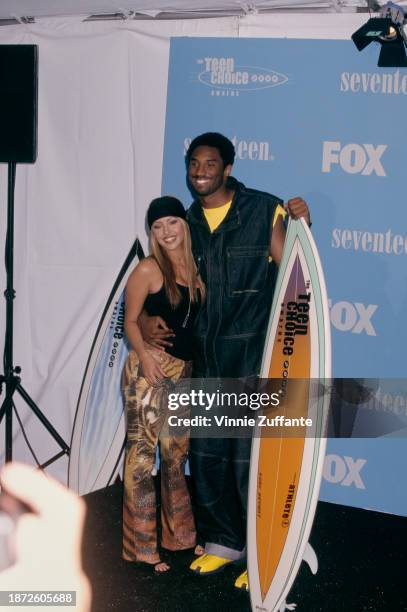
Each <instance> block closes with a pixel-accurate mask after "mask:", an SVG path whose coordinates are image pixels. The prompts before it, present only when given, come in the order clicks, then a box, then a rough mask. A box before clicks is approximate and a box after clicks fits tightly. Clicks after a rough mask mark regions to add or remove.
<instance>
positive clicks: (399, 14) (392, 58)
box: [352, 2, 407, 68]
mask: <svg viewBox="0 0 407 612" xmlns="http://www.w3.org/2000/svg"><path fill="white" fill-rule="evenodd" d="M379 15H380V16H379V17H372V18H371V19H369V20H368V22H367V23H365V25H363V26H362V27H361V28H359V30H356V32H355V33H354V34H352V40H353V42H354V43H355V45H356V47H357V49H358V50H359V51H362V50H363V49H364V48H365V47H367V45H369V44H370V43H371V42H378V43H379V44H380V45H381V49H380V54H379V61H378V63H377V65H378V66H381V67H389V68H392V67H407V56H406V46H407V37H406V35H405V33H404V29H403V24H404V21H405V16H404V11H403V9H402V8H401V6H398V5H397V4H394V3H393V2H388V3H387V4H385V5H384V6H382V7H381V9H380V12H379Z"/></svg>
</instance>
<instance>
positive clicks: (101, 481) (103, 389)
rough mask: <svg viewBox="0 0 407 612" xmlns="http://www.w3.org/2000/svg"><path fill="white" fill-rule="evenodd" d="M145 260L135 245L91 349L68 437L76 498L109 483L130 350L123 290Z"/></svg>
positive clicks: (119, 438) (118, 452) (121, 433)
mask: <svg viewBox="0 0 407 612" xmlns="http://www.w3.org/2000/svg"><path fill="white" fill-rule="evenodd" d="M143 257H144V253H143V249H142V246H141V244H140V242H139V240H138V239H136V240H135V241H134V244H133V245H132V247H131V249H130V251H129V254H128V255H127V257H126V259H125V261H124V263H123V266H122V268H121V270H120V272H119V274H118V276H117V279H116V281H115V283H114V285H113V288H112V291H111V292H110V295H109V297H108V300H107V303H106V306H105V308H104V310H103V314H102V317H101V319H100V322H99V325H98V327H97V331H96V335H95V338H94V340H93V343H92V347H91V349H90V354H89V358H88V361H87V365H86V369H85V374H84V377H83V381H82V385H81V388H80V392H79V398H78V404H77V409H76V414H75V420H74V425H73V431H72V439H71V450H70V458H69V467H68V485H69V487H70V488H71V489H73V490H74V491H76V492H77V493H78V494H79V495H84V494H86V493H90V492H91V491H96V490H97V489H101V488H104V487H106V486H108V485H109V484H110V483H112V482H114V480H115V478H116V476H117V474H118V473H119V471H120V466H121V460H122V456H123V450H124V441H125V435H126V431H125V419H124V405H123V398H122V392H121V373H122V370H123V366H124V362H125V361H126V357H127V355H128V352H129V348H128V345H127V342H126V339H125V336H124V288H125V286H126V282H127V279H128V277H129V275H130V273H131V272H132V270H133V268H134V267H135V266H136V265H137V263H138V261H139V260H140V259H142V258H143Z"/></svg>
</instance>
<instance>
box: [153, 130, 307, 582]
mask: <svg viewBox="0 0 407 612" xmlns="http://www.w3.org/2000/svg"><path fill="white" fill-rule="evenodd" d="M234 157H235V150H234V146H233V144H232V142H231V141H230V140H229V139H228V138H226V137H225V136H223V135H221V134H218V133H212V132H209V133H205V134H201V135H200V136H198V137H196V138H195V139H194V140H193V141H192V142H191V144H190V147H189V149H188V151H187V154H186V163H187V172H188V183H189V186H190V189H191V191H192V192H193V193H194V195H195V196H196V199H195V201H194V203H193V204H192V206H191V207H190V208H189V210H188V213H187V220H188V223H189V226H190V230H191V238H192V250H193V253H194V257H195V260H196V263H197V266H198V269H199V272H200V274H201V276H202V278H203V281H204V282H205V284H206V290H207V299H206V301H205V303H204V305H203V307H202V309H201V312H200V315H199V316H198V320H197V324H196V327H195V333H194V343H195V349H194V355H195V357H194V376H195V377H203V378H205V377H206V378H226V377H228V378H241V377H249V376H256V375H258V373H259V368H260V363H261V357H262V352H263V346H264V341H265V334H266V330H267V323H268V317H269V311H270V307H271V303H272V298H273V290H274V282H275V273H276V264H277V265H278V264H279V262H280V260H281V256H282V251H283V246H284V238H285V227H284V223H283V219H284V217H285V215H286V212H288V214H289V215H290V216H291V217H293V218H295V219H296V218H299V217H304V218H305V219H306V221H307V222H308V223H309V210H308V207H307V204H306V203H305V202H304V200H303V199H302V198H299V197H296V198H293V199H291V200H289V201H288V203H287V204H286V205H284V207H283V202H282V200H280V199H279V198H277V197H275V196H273V195H271V194H268V193H264V192H261V191H256V190H254V189H248V188H246V187H245V186H244V185H243V184H242V183H240V182H238V181H237V180H236V179H234V178H232V177H231V176H230V175H231V171H232V166H233V162H234ZM143 330H144V335H145V337H146V338H147V339H148V340H149V341H150V342H151V343H152V344H155V345H161V346H166V345H167V346H168V344H169V343H170V340H171V330H169V329H168V328H167V326H166V324H165V322H164V321H162V320H157V319H156V320H155V321H150V324H148V322H147V321H145V323H144V325H143ZM250 445H251V440H250V439H247V438H235V439H223V438H222V439H219V438H195V439H191V446H190V464H191V473H192V476H193V478H194V483H195V490H196V506H197V516H196V522H197V528H198V532H199V534H200V536H201V538H202V539H203V540H204V541H205V554H203V555H202V556H201V557H199V558H197V559H196V560H195V561H194V562H193V563H192V564H191V570H192V571H194V572H196V573H197V574H199V575H200V576H207V575H211V574H213V573H216V572H218V571H220V570H222V569H223V568H224V567H225V566H226V565H228V564H229V563H232V562H238V561H244V559H245V556H246V515H247V489H248V480H249V463H250ZM235 584H236V586H237V587H244V586H245V585H246V588H247V573H246V572H245V573H244V574H242V576H240V577H239V578H238V579H237V581H236V583H235Z"/></svg>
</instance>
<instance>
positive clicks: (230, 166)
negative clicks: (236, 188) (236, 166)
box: [224, 164, 233, 176]
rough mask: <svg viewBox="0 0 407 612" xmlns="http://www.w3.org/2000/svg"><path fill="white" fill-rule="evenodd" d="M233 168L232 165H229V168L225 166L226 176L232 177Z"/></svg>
mask: <svg viewBox="0 0 407 612" xmlns="http://www.w3.org/2000/svg"><path fill="white" fill-rule="evenodd" d="M232 168H233V166H232V164H228V165H227V166H225V170H224V173H225V176H230V175H231V174H232Z"/></svg>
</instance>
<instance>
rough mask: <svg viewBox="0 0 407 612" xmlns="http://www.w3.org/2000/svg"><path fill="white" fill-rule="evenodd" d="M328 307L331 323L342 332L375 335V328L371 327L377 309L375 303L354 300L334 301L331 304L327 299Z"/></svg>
mask: <svg viewBox="0 0 407 612" xmlns="http://www.w3.org/2000/svg"><path fill="white" fill-rule="evenodd" d="M328 305H329V309H330V319H331V323H332V325H333V326H334V327H335V328H336V329H338V330H339V331H343V332H351V333H352V334H361V333H362V332H364V333H365V334H367V335H368V336H376V335H377V334H376V330H375V328H374V327H373V323H372V317H373V315H374V313H375V312H376V310H377V305H376V304H369V305H368V306H365V304H361V303H360V302H355V303H353V304H351V303H350V302H336V303H335V304H332V300H328Z"/></svg>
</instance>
